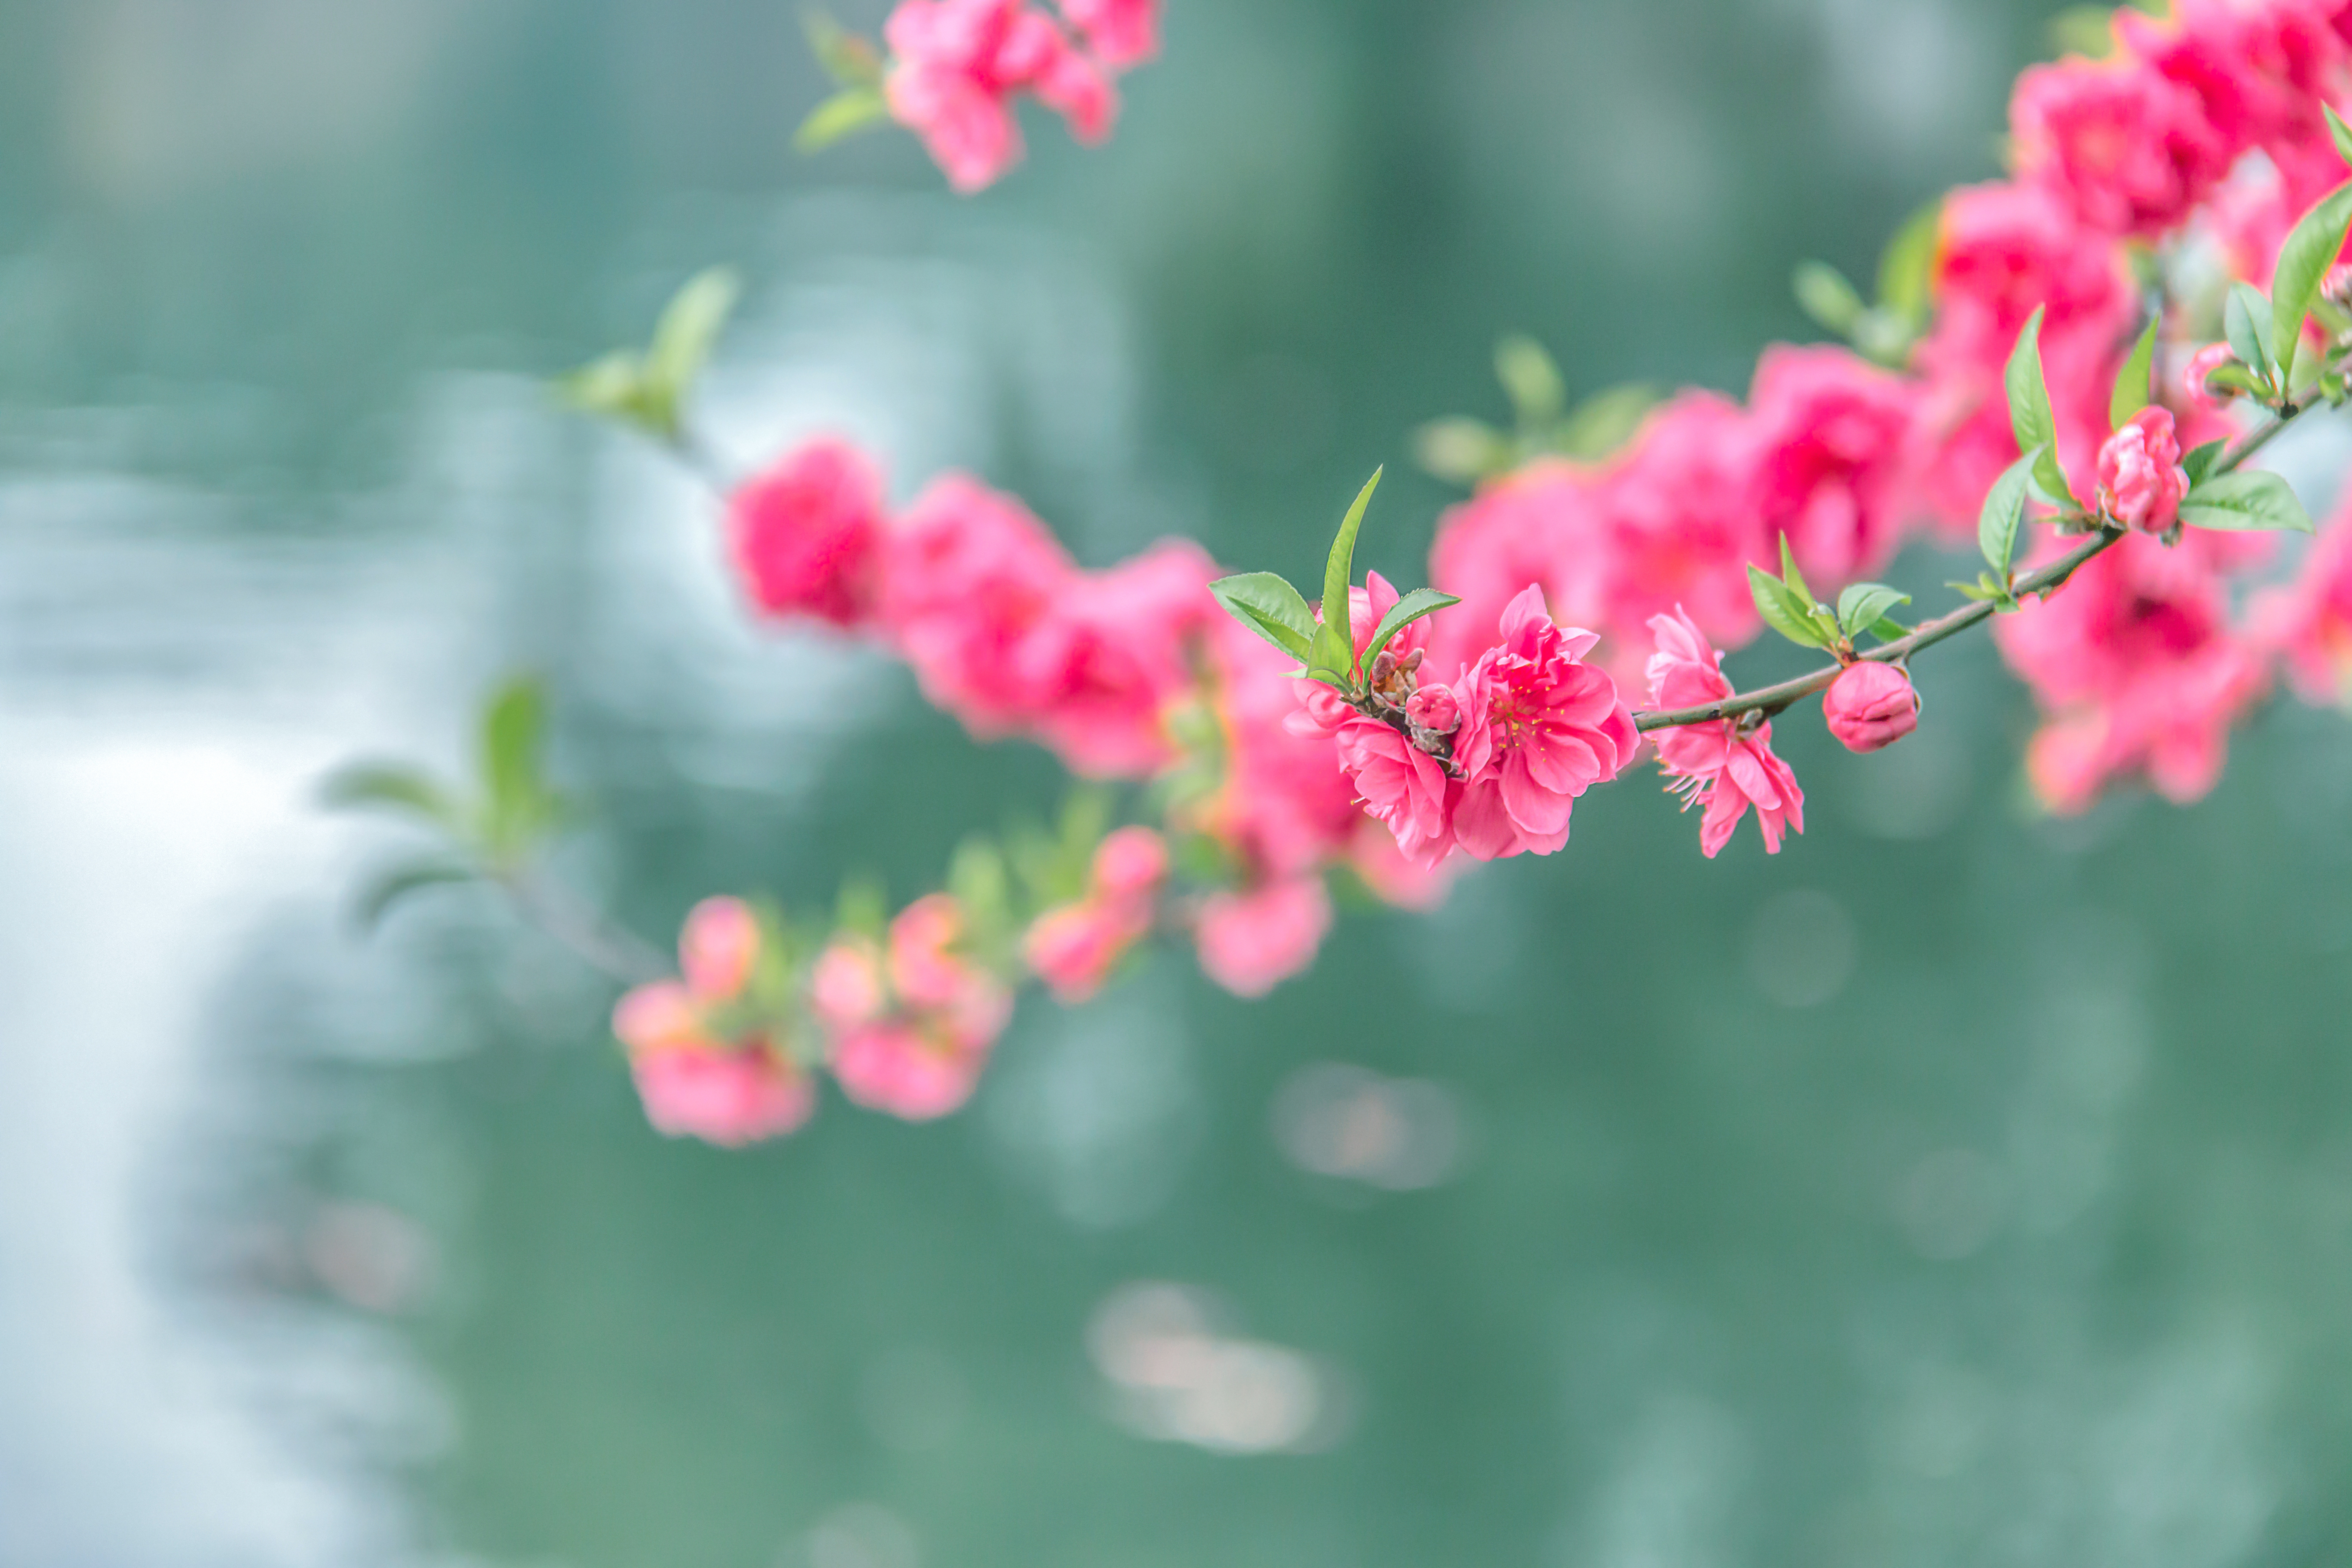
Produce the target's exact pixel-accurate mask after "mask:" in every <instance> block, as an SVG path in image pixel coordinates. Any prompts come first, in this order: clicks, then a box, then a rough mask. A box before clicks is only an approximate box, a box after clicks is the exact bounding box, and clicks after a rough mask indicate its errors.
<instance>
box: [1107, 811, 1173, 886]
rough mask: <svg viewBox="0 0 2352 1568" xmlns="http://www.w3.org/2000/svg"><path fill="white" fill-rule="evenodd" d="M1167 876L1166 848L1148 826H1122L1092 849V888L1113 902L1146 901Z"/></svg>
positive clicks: (1158, 836)
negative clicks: (1093, 854) (1093, 859)
mask: <svg viewBox="0 0 2352 1568" xmlns="http://www.w3.org/2000/svg"><path fill="white" fill-rule="evenodd" d="M1167 876H1168V846H1167V845H1166V844H1164V843H1163V842H1161V840H1160V835H1159V834H1157V833H1154V832H1153V831H1152V830H1151V829H1150V828H1149V827H1122V828H1120V829H1119V830H1118V832H1116V833H1114V834H1112V835H1111V836H1110V837H1108V838H1106V839H1104V840H1103V841H1102V843H1101V844H1100V845H1098V846H1097V847H1096V849H1095V862H1094V883H1095V889H1096V890H1097V892H1099V893H1101V894H1102V896H1103V897H1104V898H1106V899H1108V900H1111V901H1112V902H1113V903H1117V904H1122V905H1125V904H1131V903H1136V902H1139V901H1141V900H1147V899H1150V897H1151V896H1152V895H1153V894H1155V893H1157V892H1158V891H1159V890H1160V883H1161V882H1162V881H1163V880H1165V879H1167Z"/></svg>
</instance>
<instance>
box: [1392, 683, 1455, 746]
mask: <svg viewBox="0 0 2352 1568" xmlns="http://www.w3.org/2000/svg"><path fill="white" fill-rule="evenodd" d="M1404 716H1405V717H1406V718H1408V719H1410V720H1412V721H1413V722H1414V723H1416V724H1418V725H1420V726H1421V727H1422V728H1423V729H1424V730H1426V731H1429V732H1430V733H1431V734H1433V735H1451V734H1452V733H1454V731H1456V730H1458V729H1460V728H1461V727H1462V704H1461V703H1460V702H1458V701H1456V700H1454V693H1453V691H1452V690H1450V689H1447V688H1445V687H1443V686H1424V687H1423V688H1421V689H1419V690H1417V691H1415V692H1414V693H1413V694H1412V696H1410V697H1408V698H1406V699H1405V700H1404Z"/></svg>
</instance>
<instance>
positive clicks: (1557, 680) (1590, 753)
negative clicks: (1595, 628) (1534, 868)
mask: <svg viewBox="0 0 2352 1568" xmlns="http://www.w3.org/2000/svg"><path fill="white" fill-rule="evenodd" d="M1500 629H1501V634H1502V640H1501V641H1500V642H1499V643H1497V644H1496V646H1495V647H1491V648H1489V649H1487V650H1486V653H1485V654H1483V655H1482V656H1480V658H1479V660H1478V662H1477V663H1476V664H1475V665H1473V666H1472V667H1471V668H1470V670H1469V672H1468V673H1467V674H1465V676H1464V677H1463V678H1462V679H1460V680H1459V681H1457V682H1455V683H1454V693H1455V696H1456V699H1457V700H1458V701H1459V703H1460V705H1461V709H1462V712H1463V720H1462V727H1461V729H1460V730H1459V731H1457V732H1456V734H1455V736H1454V765H1455V766H1456V768H1458V769H1459V770H1460V772H1461V774H1462V778H1463V784H1462V786H1461V793H1460V797H1459V799H1458V800H1457V801H1456V802H1455V803H1454V812H1453V817H1454V824H1453V826H1454V842H1455V843H1456V844H1457V845H1459V846H1460V847H1462V849H1463V850H1464V851H1465V852H1466V853H1468V854H1470V855H1472V856H1475V858H1478V859H1481V860H1494V859H1498V858H1503V857H1505V856H1510V855H1521V854H1528V853H1534V854H1538V855H1549V854H1550V853H1552V852H1553V851H1554V850H1557V849H1559V847H1561V846H1562V845H1564V844H1566V843H1567V842H1568V826H1569V816H1570V813H1571V812H1572V811H1573V810H1574V808H1575V805H1576V797H1577V796H1578V795H1582V794H1583V793H1584V792H1585V791H1586V790H1587V789H1590V788H1591V786H1592V785H1594V784H1601V783H1605V782H1606V781H1608V780H1610V779H1612V778H1615V777H1616V776H1617V773H1618V771H1619V770H1620V769H1622V767H1624V766H1625V764H1626V763H1630V762H1632V761H1633V752H1634V749H1635V748H1636V747H1637V746H1638V745H1639V744H1640V743H1641V737H1640V735H1639V734H1638V733H1637V732H1636V731H1635V730H1634V728H1633V715H1632V714H1631V713H1629V712H1628V711H1626V709H1625V704H1624V702H1623V701H1622V700H1620V699H1619V697H1618V695H1617V683H1616V682H1615V681H1613V680H1612V679H1609V677H1608V675H1607V674H1606V673H1605V672H1604V671H1602V670H1601V669H1599V668H1595V667H1593V666H1591V665H1588V664H1585V663H1582V662H1580V661H1581V660H1582V658H1583V656H1584V655H1585V654H1587V653H1589V652H1591V648H1592V645H1593V644H1594V643H1595V642H1597V641H1599V640H1600V639H1599V638H1598V637H1596V636H1595V635H1594V634H1593V633H1591V632H1588V631H1582V630H1578V629H1574V628H1570V629H1568V630H1562V629H1561V628H1560V627H1559V626H1555V625H1554V624H1553V623H1552V620H1551V617H1550V616H1548V615H1547V614H1545V611H1544V600H1543V590H1542V589H1540V588H1533V587H1531V588H1528V590H1527V591H1525V592H1524V593H1522V594H1521V595H1519V596H1518V597H1517V598H1516V599H1514V600H1512V601H1511V604H1510V605H1509V607H1508V608H1507V609H1506V610H1505V611H1504V612H1503V618H1502V624H1501V628H1500Z"/></svg>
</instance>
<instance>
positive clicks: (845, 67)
mask: <svg viewBox="0 0 2352 1568" xmlns="http://www.w3.org/2000/svg"><path fill="white" fill-rule="evenodd" d="M801 26H802V28H803V30H804V31H805V32H806V33H807V34H808V41H809V48H810V50H811V51H812V52H813V53H814V54H815V56H816V63H817V64H818V65H820V66H823V67H824V74H825V75H827V76H829V77H831V78H833V79H834V80H835V81H836V82H839V83H840V84H841V85H842V86H844V87H863V88H879V87H880V86H881V85H882V56H881V53H880V51H878V50H877V49H876V48H875V47H874V46H873V45H872V44H870V43H868V42H867V41H866V40H865V39H864V38H861V37H858V36H857V35H856V34H855V33H853V32H851V31H850V30H849V29H848V28H846V27H845V26H842V25H841V24H840V23H838V22H836V21H835V20H834V19H833V18H832V17H831V16H826V15H825V14H824V12H822V11H809V12H807V13H805V14H803V16H802V17H801Z"/></svg>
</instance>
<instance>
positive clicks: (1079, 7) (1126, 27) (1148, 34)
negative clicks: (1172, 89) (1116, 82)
mask: <svg viewBox="0 0 2352 1568" xmlns="http://www.w3.org/2000/svg"><path fill="white" fill-rule="evenodd" d="M1061 6H1062V15H1063V16H1066V17H1068V18H1069V22H1070V26H1073V27H1076V29H1077V30H1078V34H1079V36H1080V37H1084V38H1085V39H1086V41H1087V48H1088V49H1090V50H1092V51H1093V52H1094V57H1095V58H1097V59H1098V60H1100V61H1101V62H1102V63H1103V64H1104V65H1105V66H1106V67H1108V68H1110V69H1112V70H1115V71H1123V70H1130V69H1132V68H1135V67H1137V66H1139V65H1142V64H1144V63H1145V62H1146V61H1148V60H1150V59H1151V58H1153V57H1154V56H1156V55H1158V54H1159V53H1160V0H1061Z"/></svg>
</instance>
